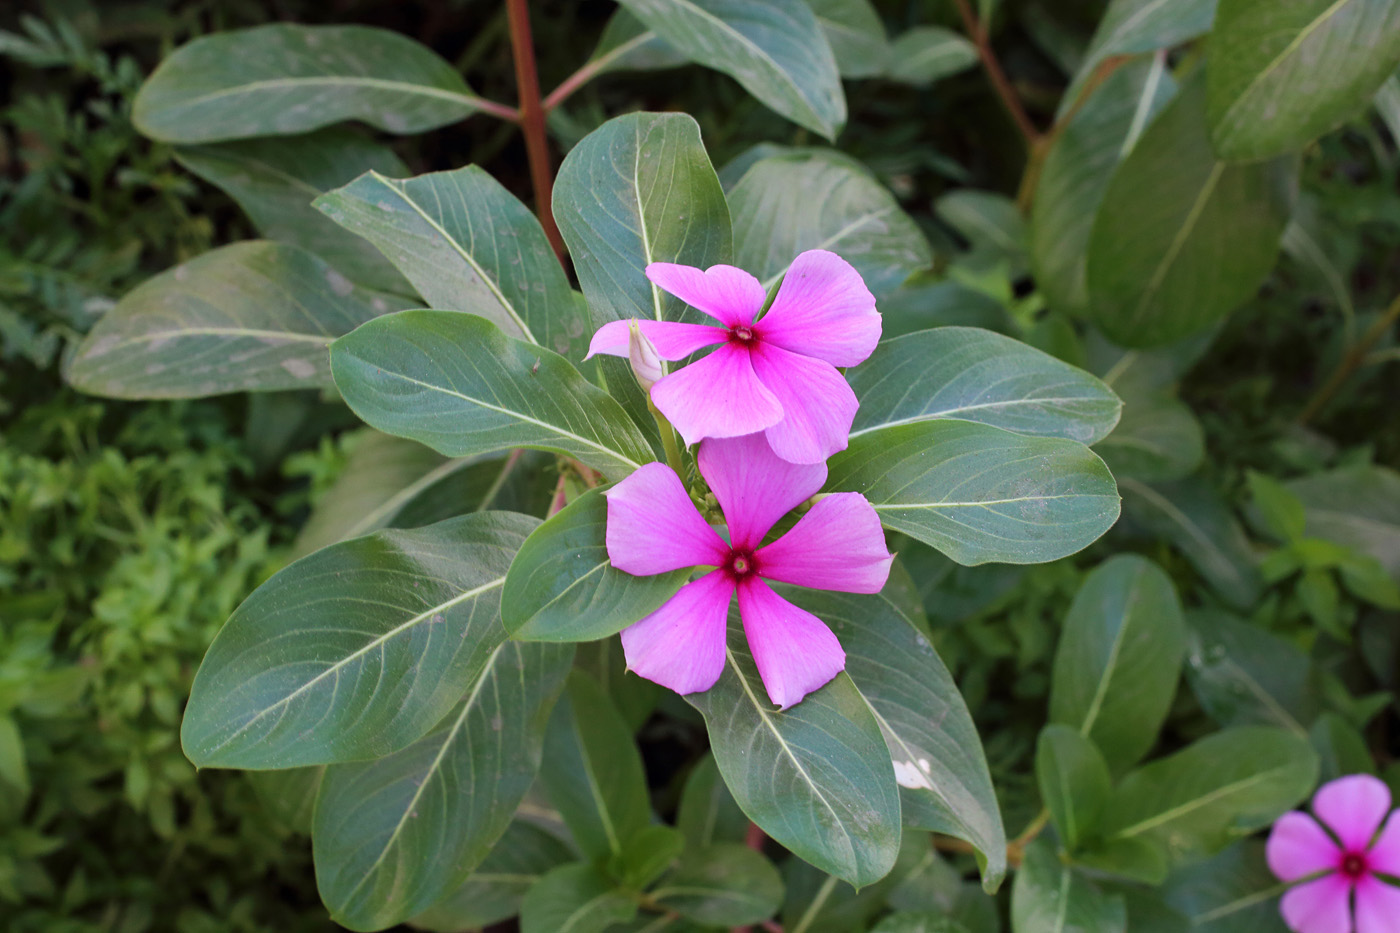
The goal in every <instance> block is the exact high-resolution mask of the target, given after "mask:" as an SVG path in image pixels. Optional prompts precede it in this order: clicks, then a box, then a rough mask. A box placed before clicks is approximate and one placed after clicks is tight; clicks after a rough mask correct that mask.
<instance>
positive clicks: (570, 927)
mask: <svg viewBox="0 0 1400 933" xmlns="http://www.w3.org/2000/svg"><path fill="white" fill-rule="evenodd" d="M636 915H637V902H636V901H635V900H634V899H633V898H632V897H631V896H629V895H628V894H627V893H626V892H624V891H622V890H620V889H618V888H617V887H616V886H614V885H613V883H612V882H611V881H609V880H608V878H607V877H606V876H605V875H604V874H603V873H602V872H601V871H599V870H598V869H597V868H595V867H593V866H592V865H589V864H585V863H582V862H579V863H575V864H573V865H561V866H560V867H558V868H555V869H553V870H552V871H550V872H549V873H548V874H547V875H545V876H544V877H543V878H541V879H540V880H539V881H538V882H537V883H536V884H535V886H534V887H532V888H530V890H529V891H528V892H527V893H526V894H525V901H524V903H522V904H521V905H520V933H603V931H604V930H606V929H608V927H609V926H611V925H612V924H614V923H625V922H626V921H628V920H631V919H632V918H633V917H635V916H636Z"/></svg>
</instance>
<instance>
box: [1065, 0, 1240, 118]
mask: <svg viewBox="0 0 1400 933" xmlns="http://www.w3.org/2000/svg"><path fill="white" fill-rule="evenodd" d="M1215 5H1216V0H1113V2H1111V3H1110V4H1109V5H1108V9H1107V10H1105V11H1104V14H1103V19H1101V20H1099V26H1098V28H1097V29H1096V30H1095V31H1094V37H1093V38H1092V39H1091V40H1089V47H1088V49H1086V50H1085V52H1084V57H1083V60H1082V62H1081V64H1080V66H1079V70H1078V72H1076V74H1075V76H1074V80H1073V81H1072V82H1071V83H1070V87H1069V89H1068V90H1067V91H1066V92H1065V95H1064V97H1063V98H1062V99H1061V102H1060V112H1059V114H1058V116H1060V117H1063V116H1064V114H1066V113H1067V112H1068V111H1069V109H1070V108H1071V107H1073V106H1074V105H1075V104H1076V102H1077V101H1078V100H1079V98H1080V97H1081V96H1082V95H1083V94H1084V93H1085V91H1086V90H1087V91H1089V92H1090V93H1092V94H1097V93H1099V91H1094V90H1092V89H1091V88H1089V81H1090V79H1092V78H1093V76H1094V74H1095V73H1096V72H1097V71H1098V70H1099V66H1100V65H1102V64H1103V63H1104V61H1105V60H1106V59H1108V58H1112V57H1114V56H1117V55H1141V54H1143V53H1145V52H1155V51H1157V50H1158V49H1169V48H1171V47H1172V46H1176V45H1181V44H1182V43H1183V42H1188V41H1190V40H1191V39H1194V38H1196V37H1197V36H1200V35H1203V34H1204V33H1206V32H1207V31H1209V30H1210V24H1211V20H1212V18H1214V16H1215ZM1099 90H1102V88H1100V89H1099Z"/></svg>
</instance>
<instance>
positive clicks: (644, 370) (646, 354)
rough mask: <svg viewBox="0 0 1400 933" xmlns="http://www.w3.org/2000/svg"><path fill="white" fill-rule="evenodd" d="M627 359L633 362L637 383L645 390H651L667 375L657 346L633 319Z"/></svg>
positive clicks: (628, 340)
mask: <svg viewBox="0 0 1400 933" xmlns="http://www.w3.org/2000/svg"><path fill="white" fill-rule="evenodd" d="M627 360H628V362H630V363H631V364H632V374H633V375H634V376H636V377H637V384H638V385H640V386H641V387H642V391H643V392H650V391H651V387H652V386H653V385H655V384H656V383H657V382H658V381H659V380H660V379H661V377H662V376H664V375H666V367H665V365H664V364H663V363H662V362H661V357H660V356H659V355H658V354H657V352H656V347H654V346H652V343H651V341H650V340H648V339H647V338H646V335H645V334H643V333H642V331H641V328H639V327H638V326H637V322H636V321H632V322H631V324H630V326H629V335H628V338H627Z"/></svg>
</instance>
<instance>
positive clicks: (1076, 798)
mask: <svg viewBox="0 0 1400 933" xmlns="http://www.w3.org/2000/svg"><path fill="white" fill-rule="evenodd" d="M1035 776H1036V782H1037V783H1038V784H1039V785H1040V799H1041V800H1043V801H1044V802H1045V807H1046V809H1048V810H1049V811H1050V819H1051V820H1052V821H1053V822H1054V824H1055V829H1056V830H1058V831H1059V834H1060V839H1062V840H1063V841H1064V844H1065V847H1066V848H1067V849H1069V850H1070V851H1071V852H1072V851H1074V850H1075V849H1077V848H1078V847H1079V843H1080V842H1082V841H1083V840H1085V839H1087V838H1089V837H1090V836H1093V835H1094V833H1095V832H1097V830H1098V824H1099V816H1100V815H1101V814H1102V813H1103V806H1104V803H1105V801H1106V800H1107V798H1108V791H1109V787H1110V784H1111V780H1110V778H1109V775H1108V762H1106V761H1104V759H1103V755H1102V754H1101V753H1100V752H1099V750H1098V749H1097V748H1095V747H1094V743H1093V742H1090V741H1089V740H1088V739H1086V738H1085V737H1084V736H1083V735H1082V734H1081V733H1080V732H1079V731H1078V730H1076V729H1071V728H1070V727H1069V726H1061V725H1057V724H1055V723H1051V724H1050V725H1048V726H1046V727H1045V728H1044V729H1042V730H1041V731H1040V739H1039V740H1038V741H1037V742H1036V749H1035Z"/></svg>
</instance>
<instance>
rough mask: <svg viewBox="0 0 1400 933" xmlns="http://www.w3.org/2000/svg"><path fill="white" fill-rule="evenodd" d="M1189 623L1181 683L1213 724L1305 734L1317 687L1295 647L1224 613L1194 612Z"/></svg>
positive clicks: (1314, 707) (1314, 708) (1308, 665)
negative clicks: (1266, 727) (1279, 728)
mask: <svg viewBox="0 0 1400 933" xmlns="http://www.w3.org/2000/svg"><path fill="white" fill-rule="evenodd" d="M1188 622H1189V627H1188V635H1187V646H1188V653H1187V665H1186V679H1187V680H1188V681H1189V682H1190V684H1191V690H1192V692H1193V693H1195V694H1196V699H1197V700H1198V701H1199V702H1200V704H1201V707H1202V708H1203V709H1204V710H1205V711H1206V713H1207V714H1209V715H1210V717H1211V718H1212V719H1214V720H1215V721H1216V722H1218V723H1220V724H1221V725H1222V726H1243V725H1251V724H1256V723H1257V724H1261V725H1271V726H1282V727H1284V728H1285V729H1291V730H1292V731H1293V732H1295V733H1297V734H1298V735H1305V734H1306V733H1307V728H1306V726H1307V724H1308V723H1310V722H1312V720H1313V717H1315V716H1316V715H1317V707H1318V697H1317V684H1316V682H1315V681H1314V680H1313V676H1312V664H1311V663H1310V662H1309V661H1308V658H1307V656H1306V655H1305V654H1303V652H1302V651H1300V650H1299V649H1298V647H1297V646H1296V645H1294V644H1293V643H1292V642H1289V641H1286V640H1284V639H1282V638H1280V637H1279V636H1277V635H1274V634H1271V633H1269V632H1267V631H1265V630H1264V629H1262V628H1260V627H1259V626H1257V625H1252V624H1250V623H1248V622H1244V621H1241V620H1239V619H1236V618H1234V617H1233V616H1230V615H1228V614H1226V613H1223V612H1211V611H1208V610H1204V611H1199V612H1195V613H1192V614H1191V615H1190V616H1189V617H1188Z"/></svg>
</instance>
